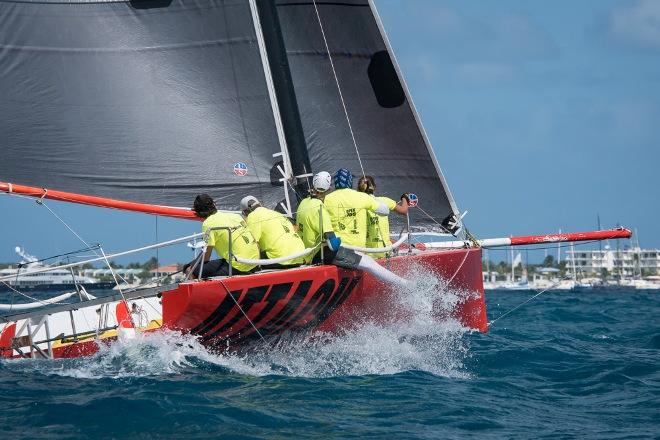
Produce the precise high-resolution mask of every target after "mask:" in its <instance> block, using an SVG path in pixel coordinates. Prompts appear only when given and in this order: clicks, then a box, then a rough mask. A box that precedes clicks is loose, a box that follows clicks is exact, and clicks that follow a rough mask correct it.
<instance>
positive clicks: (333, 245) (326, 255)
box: [296, 171, 341, 264]
mask: <svg viewBox="0 0 660 440" xmlns="http://www.w3.org/2000/svg"><path fill="white" fill-rule="evenodd" d="M331 184H332V177H331V176H330V173H328V172H327V171H321V172H320V173H317V174H316V175H314V178H313V179H312V190H311V191H310V195H309V197H307V198H305V199H303V200H302V201H301V202H300V204H299V205H298V211H297V212H296V222H297V223H296V224H297V225H298V233H300V235H301V236H302V240H303V243H305V247H307V248H311V247H314V246H316V245H318V244H319V243H321V241H322V240H325V243H323V246H325V248H324V250H323V260H324V263H326V264H330V263H331V262H332V260H334V256H335V255H336V253H337V251H338V250H339V246H340V245H341V239H340V238H339V237H337V236H335V233H334V231H333V229H332V222H331V221H330V213H328V210H327V209H325V206H324V205H323V199H324V197H325V194H326V193H327V191H328V190H329V189H330V185H331ZM310 260H311V262H312V263H313V264H318V263H320V262H321V252H320V249H319V250H318V251H317V252H316V253H315V254H314V255H310V256H308V257H306V261H308V262H309V261H310Z"/></svg>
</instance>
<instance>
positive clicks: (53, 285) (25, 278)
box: [0, 246, 115, 292]
mask: <svg viewBox="0 0 660 440" xmlns="http://www.w3.org/2000/svg"><path fill="white" fill-rule="evenodd" d="M15 251H16V253H17V254H18V255H20V257H21V258H22V260H21V262H20V263H19V264H18V265H17V267H9V268H6V269H0V277H5V276H12V277H14V278H12V279H10V280H7V281H2V282H0V292H7V291H11V290H12V289H16V290H19V291H21V292H25V291H44V290H74V289H75V287H76V285H78V286H83V287H84V288H85V289H86V290H90V291H91V290H109V289H112V288H113V287H114V286H115V283H114V282H112V281H99V280H97V279H96V278H92V277H87V276H82V275H74V274H72V273H71V272H68V271H66V270H62V269H55V270H52V271H49V272H43V273H36V274H27V273H26V272H30V271H34V270H37V269H44V268H47V267H49V266H48V265H45V264H42V263H41V262H39V261H38V259H37V258H36V257H34V256H32V255H30V254H28V253H27V252H25V250H24V249H23V248H21V247H18V246H17V247H16V248H15ZM74 280H75V283H74Z"/></svg>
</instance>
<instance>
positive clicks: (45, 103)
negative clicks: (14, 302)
mask: <svg viewBox="0 0 660 440" xmlns="http://www.w3.org/2000/svg"><path fill="white" fill-rule="evenodd" d="M0 23H2V26H1V27H0V77H1V78H2V79H3V81H1V82H0V96H2V97H3V99H2V100H0V140H1V142H2V148H1V149H0V181H6V182H15V183H20V184H25V185H32V186H36V187H52V188H56V189H59V190H64V191H71V192H77V193H85V194H90V195H98V196H102V197H111V198H117V199H128V200H134V201H138V202H145V203H152V204H163V205H170V206H189V205H190V201H191V200H192V198H193V197H194V195H195V194H196V193H198V192H208V193H210V194H212V195H213V196H214V197H215V198H216V199H217V200H218V201H219V204H220V205H221V206H222V207H223V208H226V209H235V208H236V206H237V204H238V200H239V199H240V198H241V197H242V196H244V195H246V194H254V195H256V196H257V197H259V198H261V199H262V200H263V201H264V202H265V203H266V204H267V205H270V206H275V204H277V203H278V202H280V201H281V200H282V199H283V196H284V194H283V191H282V183H281V182H280V181H279V180H280V179H281V178H282V177H283V176H282V173H281V172H280V169H281V170H283V171H285V173H284V175H285V176H286V177H289V178H290V177H291V176H293V175H299V174H301V173H303V174H304V173H310V172H317V171H320V170H327V171H330V172H333V171H334V170H336V169H337V168H340V167H346V168H350V169H351V170H352V171H353V173H354V174H356V175H361V174H362V173H363V172H364V173H366V174H370V175H373V176H375V177H376V179H377V182H378V186H379V192H380V193H381V194H383V195H388V196H390V197H393V198H397V197H398V195H399V194H401V193H402V192H414V193H416V194H417V195H418V196H419V206H420V207H422V208H423V210H424V212H425V213H422V212H421V210H412V211H411V213H412V215H413V221H414V223H415V224H417V225H419V224H422V225H427V226H431V225H433V224H434V220H431V219H430V217H433V219H435V220H437V221H443V220H444V221H445V223H447V219H449V218H451V217H452V216H455V215H456V214H457V208H456V206H455V203H454V201H453V199H452V197H451V194H450V193H449V190H448V187H447V185H446V183H445V181H444V178H443V177H442V174H441V172H440V168H439V167H438V165H437V162H436V160H435V156H434V154H433V151H432V149H431V147H430V145H429V143H428V140H427V139H426V136H425V134H424V132H423V129H422V128H421V124H420V123H419V120H418V117H417V114H416V112H415V109H414V107H413V105H412V103H411V100H410V96H409V94H408V91H407V89H406V86H405V83H403V81H402V78H401V75H400V72H399V69H398V67H397V65H396V61H395V60H394V57H393V55H392V52H391V49H390V48H389V45H388V43H387V40H386V38H385V36H384V33H383V31H382V26H381V25H380V22H379V19H378V16H377V14H376V12H375V7H374V6H373V4H371V3H370V2H369V1H367V0H346V1H341V2H335V1H313V0H308V1H294V0H272V1H271V0H196V1H184V0H153V1H146V0H141V1H93V2H89V1H85V0H77V1H76V0H72V1H67V2H61V1H59V0H41V1H38V2H36V1H29V0H25V1H21V0H12V1H3V0H0ZM277 165H280V167H279V168H278V167H277ZM303 189H304V186H298V192H301V191H302V190H303ZM429 216H430V217H429Z"/></svg>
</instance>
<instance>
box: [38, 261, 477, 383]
mask: <svg viewBox="0 0 660 440" xmlns="http://www.w3.org/2000/svg"><path fill="white" fill-rule="evenodd" d="M413 272H415V273H410V274H409V275H414V276H409V279H415V280H416V281H415V289H413V290H412V291H405V292H398V293H397V295H395V301H397V302H398V303H399V305H400V307H402V308H403V309H404V310H405V311H406V315H407V318H406V319H405V320H404V321H403V322H401V321H397V322H392V323H388V324H379V323H375V322H372V321H364V322H362V323H360V324H359V325H357V326H355V327H354V328H352V329H351V330H348V331H346V332H345V333H343V334H339V335H337V334H325V333H319V332H316V333H312V334H307V335H303V336H301V335H289V336H284V337H282V338H281V339H280V340H279V341H278V342H277V343H275V344H273V345H267V344H266V343H257V344H255V345H254V346H252V347H250V350H245V351H241V352H238V353H236V352H234V353H232V352H227V353H222V354H214V353H210V352H209V351H208V350H206V348H204V347H203V346H202V345H201V344H200V343H199V342H198V341H197V340H196V339H195V338H194V337H192V336H186V335H181V334H179V333H175V332H159V333H152V334H141V335H138V336H137V337H136V338H135V339H132V340H125V341H117V342H116V343H114V344H112V345H111V346H109V347H102V348H101V350H100V352H99V353H98V354H96V355H95V356H92V357H90V358H81V359H74V360H60V361H48V362H49V364H48V365H49V366H48V368H47V369H46V371H43V372H45V373H46V374H57V375H62V376H71V377H77V378H89V379H94V378H101V377H111V378H124V377H145V376H158V375H167V374H173V373H184V374H185V372H186V371H188V370H190V369H194V370H197V369H199V368H204V367H205V365H206V366H211V367H214V366H217V367H221V368H223V369H226V370H228V371H230V372H233V373H237V374H242V375H250V376H264V375H285V376H293V377H337V376H362V375H384V374H396V373H400V372H404V371H411V370H417V371H425V372H429V373H432V374H436V375H440V376H449V377H466V376H467V372H466V371H465V369H464V366H463V361H464V360H465V359H466V357H468V356H469V350H468V348H469V345H468V341H467V338H465V336H464V335H465V333H466V331H467V330H466V329H465V328H464V327H462V326H461V325H460V323H459V322H457V321H456V320H454V319H452V318H446V319H444V320H442V321H441V322H439V321H438V320H437V318H436V317H435V316H436V315H435V314H436V313H437V310H438V308H439V309H441V310H445V311H446V312H447V316H449V312H450V311H451V310H452V309H453V308H454V306H455V305H456V304H457V303H458V302H460V301H462V300H463V299H464V298H465V297H466V295H469V293H465V292H452V291H449V290H448V289H447V287H446V285H444V283H443V282H442V281H439V279H438V278H437V277H435V276H433V275H432V274H428V273H427V272H424V271H414V270H413ZM434 308H435V311H434ZM41 367H44V363H42V364H41Z"/></svg>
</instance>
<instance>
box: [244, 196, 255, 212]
mask: <svg viewBox="0 0 660 440" xmlns="http://www.w3.org/2000/svg"><path fill="white" fill-rule="evenodd" d="M259 204H260V203H259V200H258V199H257V198H256V197H255V196H245V197H243V198H242V199H241V211H249V210H251V209H252V207H253V206H254V205H259Z"/></svg>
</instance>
